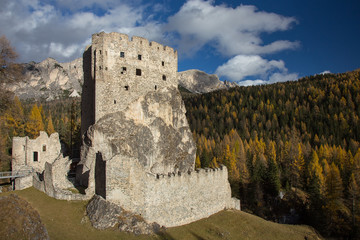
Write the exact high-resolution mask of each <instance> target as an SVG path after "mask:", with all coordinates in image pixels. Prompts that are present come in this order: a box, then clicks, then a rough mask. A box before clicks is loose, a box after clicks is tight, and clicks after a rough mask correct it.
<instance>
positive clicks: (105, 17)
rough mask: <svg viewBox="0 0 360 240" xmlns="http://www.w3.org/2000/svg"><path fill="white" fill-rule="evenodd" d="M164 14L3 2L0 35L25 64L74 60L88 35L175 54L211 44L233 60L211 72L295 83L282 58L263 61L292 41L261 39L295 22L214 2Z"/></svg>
mask: <svg viewBox="0 0 360 240" xmlns="http://www.w3.org/2000/svg"><path fill="white" fill-rule="evenodd" d="M166 9H167V6H165V5H164V4H159V3H156V4H153V5H151V4H150V3H147V2H145V1H143V0H121V1H120V0H77V1H73V0H2V7H1V8H0V31H1V32H0V34H5V35H6V36H7V37H8V38H9V39H10V41H11V43H12V44H13V45H14V46H16V49H17V51H18V52H19V53H20V57H21V59H20V60H21V61H25V62H27V61H32V60H34V61H41V60H43V59H45V58H47V57H53V58H55V59H57V60H58V61H70V60H73V59H75V58H77V57H80V56H81V54H82V52H83V50H84V48H85V46H86V45H87V44H89V43H90V38H91V35H92V34H93V33H96V32H100V31H105V32H112V31H115V32H122V33H126V34H128V35H130V36H133V35H137V36H142V37H145V38H148V39H149V40H152V41H158V42H160V43H164V44H167V45H171V46H173V47H175V48H177V50H178V51H179V53H190V54H196V53H197V51H199V50H202V49H203V47H204V46H207V47H209V46H210V47H212V48H213V49H215V50H216V51H217V52H218V53H217V54H219V53H220V54H221V55H223V56H227V57H231V59H230V60H228V61H227V62H226V63H224V64H223V65H222V66H219V67H218V68H217V70H216V73H217V74H219V75H220V76H224V77H227V78H228V79H229V80H232V81H242V84H251V83H252V84H262V83H263V82H266V83H267V82H275V81H284V80H286V79H289V80H292V79H295V78H296V77H297V74H295V73H288V72H287V69H286V68H285V63H284V62H283V61H282V60H266V59H264V58H263V57H261V56H262V55H265V54H271V53H275V52H279V51H283V50H286V49H294V48H296V47H298V46H299V43H298V42H296V41H295V42H292V41H289V40H281V39H280V40H276V41H273V42H269V43H264V42H263V40H262V38H261V34H263V33H273V32H276V31H286V30H288V29H290V28H291V27H292V25H294V24H296V23H297V20H296V19H295V18H293V17H284V16H281V15H278V14H275V13H269V12H264V11H259V10H257V9H256V7H255V6H246V5H239V6H237V7H235V8H232V7H229V6H226V5H224V4H222V5H216V4H215V1H213V0H210V1H204V0H188V1H187V2H185V3H184V5H183V6H182V7H181V9H180V10H179V11H178V12H176V13H175V14H173V15H172V16H170V17H168V18H167V16H166V15H165V16H164V15H162V16H159V14H162V13H163V12H164V11H165V12H166V13H168V11H166ZM157 17H158V18H157ZM157 19H162V20H164V19H165V20H166V21H165V22H159V21H160V20H157ZM183 55H184V54H180V57H181V56H183ZM248 77H253V78H256V79H262V80H248V79H246V78H248Z"/></svg>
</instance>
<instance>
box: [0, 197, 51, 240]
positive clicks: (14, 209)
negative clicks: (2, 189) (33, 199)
mask: <svg viewBox="0 0 360 240" xmlns="http://www.w3.org/2000/svg"><path fill="white" fill-rule="evenodd" d="M0 212H1V214H0V222H1V223H2V224H1V228H0V236H1V239H38V240H45V239H50V238H49V235H48V232H47V230H46V228H45V226H44V224H43V223H42V222H41V219H40V215H39V213H38V212H37V211H36V210H35V209H33V208H32V207H31V205H30V204H29V203H28V202H27V201H25V200H23V199H21V198H19V197H18V196H17V195H14V194H11V195H10V196H2V197H0Z"/></svg>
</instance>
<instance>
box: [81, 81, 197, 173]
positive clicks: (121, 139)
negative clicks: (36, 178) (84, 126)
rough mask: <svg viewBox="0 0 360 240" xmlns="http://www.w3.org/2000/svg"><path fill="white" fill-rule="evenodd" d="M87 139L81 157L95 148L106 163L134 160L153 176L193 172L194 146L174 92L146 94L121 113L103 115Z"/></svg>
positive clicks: (180, 101) (85, 163) (181, 104)
mask: <svg viewBox="0 0 360 240" xmlns="http://www.w3.org/2000/svg"><path fill="white" fill-rule="evenodd" d="M96 136H97V137H96ZM99 136H101V138H100V137H99ZM87 139H88V140H89V141H85V142H84V143H85V144H86V145H85V146H84V147H83V152H82V155H83V156H86V155H88V151H89V150H90V148H98V150H96V151H99V150H100V151H101V153H102V156H103V158H104V160H105V161H109V160H111V159H112V158H113V156H115V155H121V156H122V157H124V158H128V159H133V158H134V159H137V160H138V161H139V163H140V164H141V165H142V166H143V167H144V169H145V170H146V171H148V172H151V173H154V174H167V173H168V172H177V171H182V172H186V171H188V170H190V171H192V170H193V169H194V159H195V154H196V146H195V144H194V142H193V138H192V133H191V131H190V128H189V126H188V123H187V120H186V116H185V106H184V104H183V101H182V99H181V96H180V94H179V92H178V91H177V89H176V88H167V89H165V90H164V91H163V92H149V93H148V94H146V95H145V96H144V97H140V98H139V99H138V100H137V101H134V102H133V103H132V104H130V106H129V107H127V108H126V109H125V110H124V111H121V112H116V113H112V114H107V115H105V116H104V117H103V118H101V119H100V120H99V121H98V122H97V123H96V124H95V125H93V126H92V127H91V128H90V129H89V130H88V132H87ZM97 142H98V143H99V144H97ZM96 145H98V147H97V146H96ZM100 145H101V146H100ZM89 160H90V161H91V158H90V157H85V158H83V159H82V162H80V165H81V164H84V165H87V166H89V165H90V164H89V163H87V161H89Z"/></svg>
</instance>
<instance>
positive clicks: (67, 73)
mask: <svg viewBox="0 0 360 240" xmlns="http://www.w3.org/2000/svg"><path fill="white" fill-rule="evenodd" d="M82 65H83V60H82V58H78V59H75V60H73V61H71V62H68V63H59V62H57V61H56V60H55V59H53V58H47V59H45V60H44V61H42V62H40V63H35V62H29V63H24V64H23V67H24V80H23V81H20V82H15V83H11V84H8V85H7V86H5V88H6V89H8V90H10V91H12V92H14V93H15V95H17V96H18V97H19V98H21V99H42V100H53V99H57V98H61V97H79V96H80V94H81V91H82V85H83V82H84V77H83V68H82ZM178 81H179V85H181V86H182V87H184V88H186V89H187V90H189V91H190V92H193V93H207V92H212V91H215V90H219V89H228V88H231V87H234V86H237V85H236V83H231V82H227V81H225V82H223V81H220V80H219V78H218V76H216V75H215V74H207V73H205V72H202V71H200V70H195V69H192V70H187V71H183V72H178Z"/></svg>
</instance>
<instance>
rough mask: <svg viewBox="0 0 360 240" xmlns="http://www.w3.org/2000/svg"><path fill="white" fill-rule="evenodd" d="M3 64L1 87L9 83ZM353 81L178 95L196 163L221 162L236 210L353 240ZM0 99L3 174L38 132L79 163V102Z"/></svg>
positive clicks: (328, 78)
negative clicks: (15, 142)
mask: <svg viewBox="0 0 360 240" xmlns="http://www.w3.org/2000/svg"><path fill="white" fill-rule="evenodd" d="M1 41H2V39H0V43H1ZM14 57H16V56H14ZM0 60H1V59H0ZM2 64H3V66H4V63H2ZM7 66H8V67H6V68H4V67H3V68H2V71H1V72H0V80H1V83H4V79H6V80H8V79H10V78H9V77H7V76H6V74H8V73H9V71H8V70H11V69H12V65H11V64H9V65H7ZM17 67H18V66H17V65H14V66H13V68H14V69H16V68H17ZM5 70H6V71H5ZM11 76H14V75H11ZM359 77H360V71H359V70H357V71H353V72H347V73H342V74H325V75H316V76H311V77H305V78H303V79H300V80H298V81H292V82H286V83H276V84H271V85H262V86H251V87H236V88H232V89H230V90H221V91H216V92H212V93H207V94H192V93H189V92H187V91H184V90H182V91H181V92H182V95H183V99H184V103H185V106H186V109H187V119H188V122H189V125H190V128H191V130H192V132H193V136H194V140H195V142H196V145H197V154H196V161H195V164H196V167H197V168H200V167H201V168H206V167H210V168H215V167H218V166H219V165H220V164H223V165H226V166H227V168H228V171H229V180H230V184H231V188H232V193H233V195H234V196H236V197H238V198H239V199H241V206H242V210H243V211H247V212H250V213H253V214H256V215H258V216H261V217H263V218H265V219H269V220H272V221H276V222H281V223H296V224H308V225H311V226H313V227H315V228H316V229H317V230H318V231H320V232H321V233H322V234H323V235H324V236H326V237H337V238H351V239H360V120H359V117H360V78H359ZM19 78H20V77H19ZM0 103H1V104H0V106H1V107H0V168H1V169H0V170H1V171H6V170H11V164H10V163H11V162H10V161H11V141H12V137H14V136H29V137H31V138H34V137H37V136H38V135H39V131H41V130H43V131H46V132H47V133H48V134H51V133H53V132H55V131H56V132H58V133H59V136H60V139H61V141H62V144H63V146H64V147H65V149H67V152H66V154H67V155H70V157H73V158H76V157H79V148H80V144H81V136H80V122H81V120H80V100H79V99H76V98H73V99H65V98H64V99H58V100H55V101H50V102H39V101H35V100H26V101H24V100H20V99H19V98H17V97H16V96H14V95H13V93H11V92H8V91H5V90H4V89H0Z"/></svg>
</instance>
